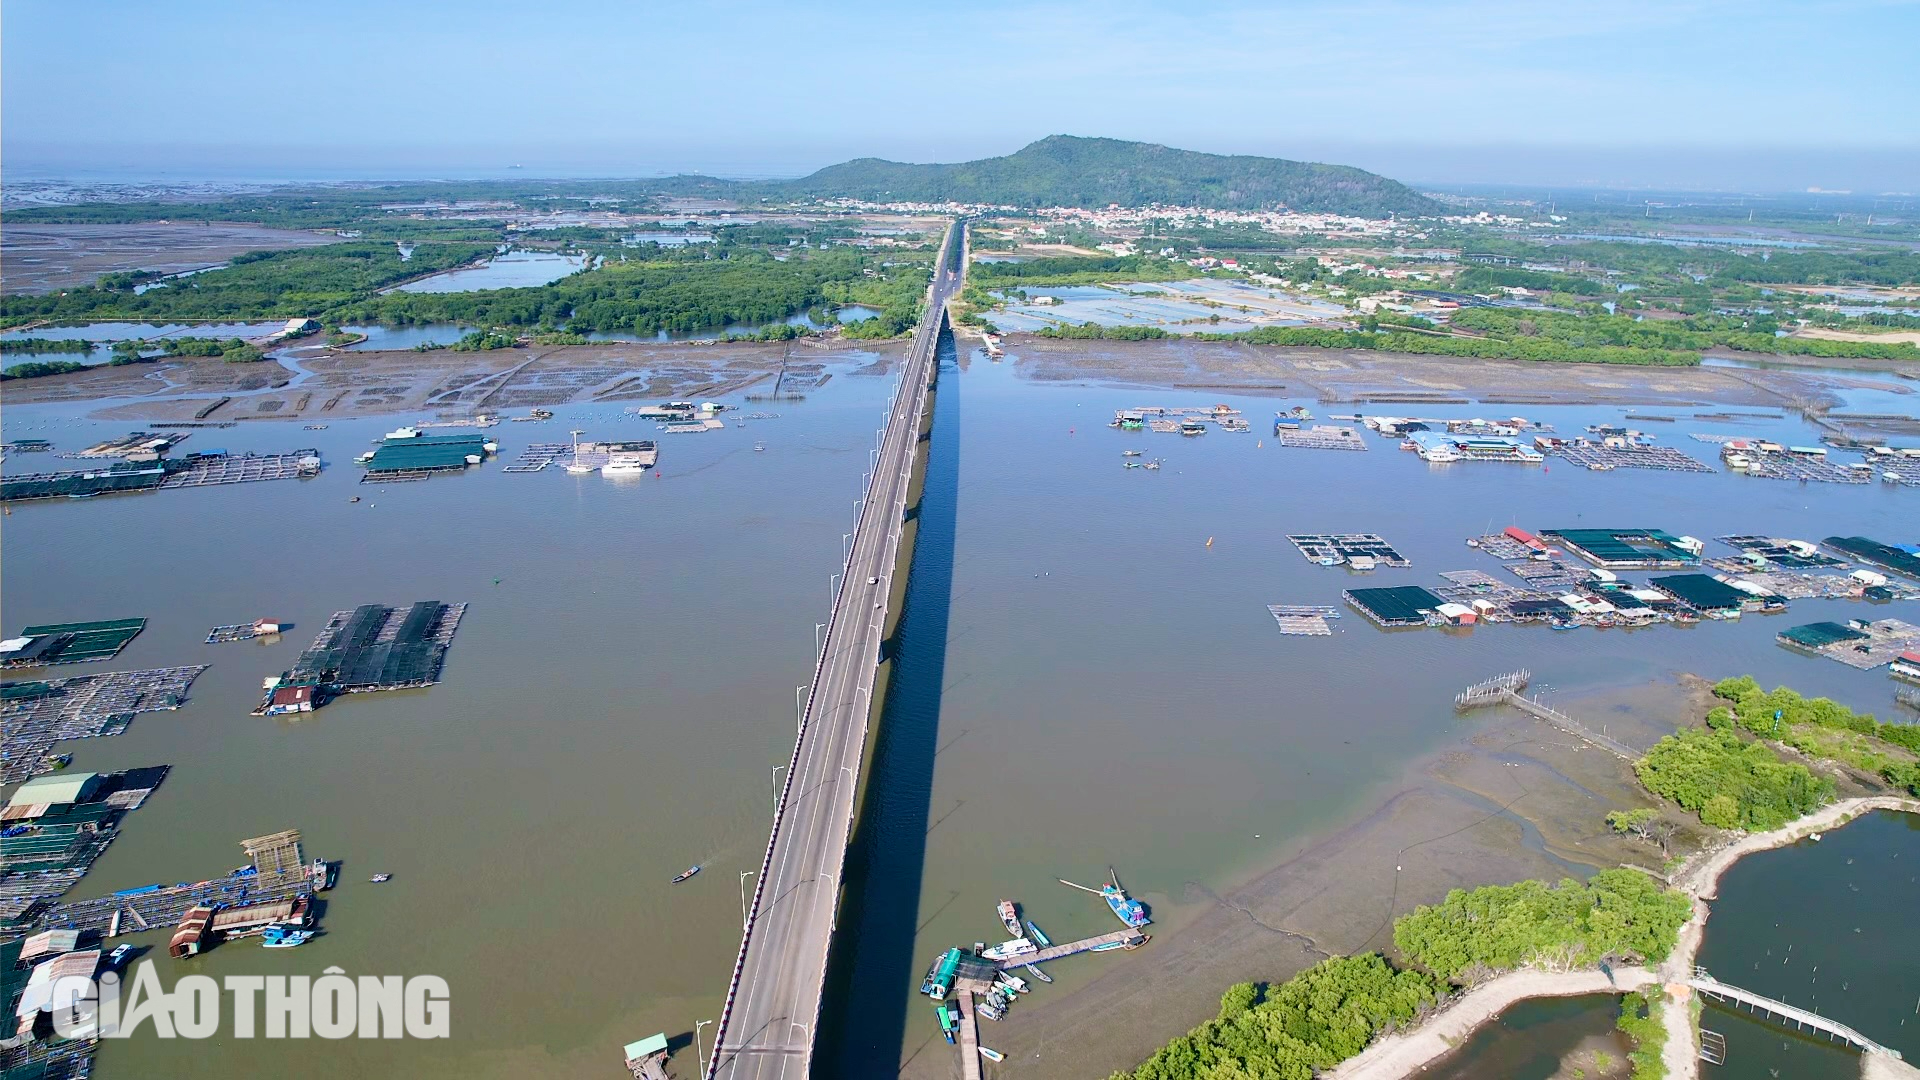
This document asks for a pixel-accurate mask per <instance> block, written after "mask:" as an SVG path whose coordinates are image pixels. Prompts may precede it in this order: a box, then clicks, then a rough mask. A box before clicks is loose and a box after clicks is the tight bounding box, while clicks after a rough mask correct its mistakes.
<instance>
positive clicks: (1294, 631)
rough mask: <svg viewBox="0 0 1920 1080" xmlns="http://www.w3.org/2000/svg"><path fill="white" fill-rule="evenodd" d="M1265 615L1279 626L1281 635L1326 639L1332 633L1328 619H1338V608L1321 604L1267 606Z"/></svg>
mask: <svg viewBox="0 0 1920 1080" xmlns="http://www.w3.org/2000/svg"><path fill="white" fill-rule="evenodd" d="M1267 614H1269V615H1272V616H1273V621H1274V622H1275V623H1278V624H1279V626H1280V632H1281V633H1283V634H1289V635H1295V636H1300V637H1327V636H1330V635H1331V634H1332V633H1333V627H1332V626H1329V625H1328V624H1327V620H1328V619H1337V618H1339V617H1340V611H1339V609H1338V608H1333V607H1328V606H1326V605H1323V604H1268V605H1267Z"/></svg>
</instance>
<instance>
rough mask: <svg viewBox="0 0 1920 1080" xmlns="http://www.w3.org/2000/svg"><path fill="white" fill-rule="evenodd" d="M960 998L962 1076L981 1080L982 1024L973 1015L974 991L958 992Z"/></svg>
mask: <svg viewBox="0 0 1920 1080" xmlns="http://www.w3.org/2000/svg"><path fill="white" fill-rule="evenodd" d="M957 993H958V995H959V997H960V1075H961V1076H963V1077H965V1078H966V1080H980V1022H979V1020H978V1019H977V1018H976V1017H975V1016H974V1015H973V991H971V990H960V991H957Z"/></svg>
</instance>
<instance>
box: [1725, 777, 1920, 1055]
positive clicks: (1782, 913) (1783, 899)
mask: <svg viewBox="0 0 1920 1080" xmlns="http://www.w3.org/2000/svg"><path fill="white" fill-rule="evenodd" d="M1916 912H1920V814H1902V813H1896V812H1893V811H1880V812H1877V813H1873V814H1869V815H1867V816H1866V817H1863V818H1861V819H1860V820H1858V821H1855V822H1854V823H1853V824H1850V825H1848V826H1846V827H1845V828H1842V829H1838V830H1835V831H1833V832H1829V833H1827V834H1825V835H1824V836H1823V837H1822V838H1821V839H1820V840H1818V841H1814V840H1811V839H1809V840H1802V841H1800V842H1799V843H1797V844H1794V845H1793V846H1791V847H1787V848H1781V849H1779V850H1776V851H1769V852H1763V853H1761V854H1759V855H1751V856H1748V857H1747V858H1745V859H1742V860H1740V861H1739V862H1738V863H1735V864H1734V866H1733V868H1732V869H1731V870H1729V871H1727V873H1726V875H1725V876H1724V877H1722V878H1721V879H1720V899H1719V900H1716V901H1714V903H1713V914H1712V916H1711V917H1710V918H1708V920H1707V936H1706V939H1705V941H1704V942H1703V943H1702V945H1701V949H1700V955H1699V960H1698V962H1699V964H1700V966H1702V967H1704V968H1706V969H1707V970H1708V971H1710V972H1712V973H1713V974H1714V976H1715V977H1717V978H1719V979H1722V980H1724V981H1726V982H1729V983H1733V984H1734V985H1736V986H1740V987H1743V988H1745V989H1747V990H1751V991H1753V992H1754V993H1757V994H1765V995H1766V996H1768V997H1770V998H1773V999H1774V1000H1776V1001H1783V1002H1786V1003H1787V1004H1789V1005H1795V1006H1798V1007H1800V1008H1802V1009H1808V1010H1811V1011H1814V1012H1818V1013H1820V1014H1821V1015H1822V1016H1829V1017H1832V1018H1833V1019H1836V1020H1839V1021H1840V1022H1842V1023H1844V1024H1846V1025H1848V1026H1849V1027H1852V1028H1854V1029H1855V1030H1857V1031H1859V1032H1860V1033H1861V1034H1863V1035H1865V1036H1867V1037H1868V1038H1870V1039H1873V1040H1875V1041H1876V1042H1879V1043H1880V1044H1882V1045H1884V1046H1890V1047H1892V1048H1893V1049H1895V1050H1898V1051H1900V1052H1901V1053H1902V1054H1903V1055H1905V1057H1906V1059H1907V1060H1908V1061H1915V1060H1920V919H1916V918H1915V917H1914V916H1915V913H1916ZM1700 1026H1701V1027H1703V1028H1707V1029H1709V1030H1713V1031H1718V1032H1721V1033H1722V1034H1724V1035H1725V1036H1726V1038H1727V1063H1726V1066H1725V1067H1724V1068H1722V1069H1718V1070H1715V1071H1714V1073H1713V1075H1714V1076H1715V1077H1724V1078H1725V1080H1769V1078H1771V1077H1775V1076H1791V1077H1795V1078H1796V1080H1799V1078H1803V1077H1804V1078H1807V1080H1854V1078H1855V1077H1858V1076H1859V1075H1860V1063H1859V1055H1857V1054H1855V1053H1853V1052H1852V1051H1850V1050H1847V1049H1844V1048H1842V1047H1840V1046H1839V1045H1838V1044H1834V1043H1830V1042H1828V1041H1827V1040H1826V1039H1825V1037H1823V1036H1820V1035H1817V1034H1812V1033H1808V1034H1797V1033H1795V1032H1794V1031H1793V1030H1792V1029H1791V1028H1788V1027H1782V1026H1779V1025H1776V1024H1771V1023H1767V1022H1766V1021H1764V1020H1758V1019H1754V1018H1753V1017H1752V1016H1750V1015H1749V1014H1748V1013H1747V1012H1746V1011H1745V1010H1743V1009H1742V1010H1736V1009H1733V1008H1730V1007H1727V1006H1723V1005H1719V1004H1717V1003H1714V1002H1711V1001H1709V1002H1708V1003H1707V1007H1706V1011H1705V1012H1704V1013H1703V1014H1702V1016H1701V1018H1700Z"/></svg>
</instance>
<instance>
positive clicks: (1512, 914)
mask: <svg viewBox="0 0 1920 1080" xmlns="http://www.w3.org/2000/svg"><path fill="white" fill-rule="evenodd" d="M1692 910H1693V909H1692V905H1691V903H1690V902H1689V901H1688V899H1687V898H1686V896H1685V895H1683V894H1681V893H1678V892H1674V891H1672V890H1669V889H1663V888H1661V887H1660V885H1659V883H1658V882H1655V881H1654V880H1653V879H1651V878H1649V877H1647V876H1646V875H1645V874H1641V873H1637V872H1635V871H1632V870H1602V871H1600V872H1599V873H1598V874H1595V875H1594V876H1593V878H1592V880H1590V881H1586V882H1580V881H1575V880H1573V879H1571V878H1568V879H1566V880H1564V881H1562V882H1560V883H1559V884H1558V885H1548V884H1546V883H1545V882H1540V881H1522V882H1519V883H1518V884H1514V885H1486V886H1482V887H1481V888H1478V889H1455V890H1453V891H1452V892H1450V893H1448V894H1447V898H1446V899H1445V900H1443V901H1441V902H1440V903H1438V904H1426V905H1422V906H1421V907H1419V908H1416V909H1415V910H1414V911H1412V912H1411V913H1409V914H1407V915H1403V916H1401V917H1400V918H1399V919H1398V920H1397V921H1395V923H1394V926H1393V943H1394V945H1395V946H1397V947H1398V948H1399V949H1400V951H1401V952H1402V953H1404V954H1405V955H1406V956H1407V958H1408V959H1410V960H1412V961H1414V962H1415V963H1417V964H1419V965H1420V966H1422V967H1424V968H1426V969H1427V970H1429V971H1431V972H1433V973H1434V974H1436V975H1439V976H1441V977H1442V978H1446V979H1466V980H1469V981H1477V980H1478V979H1480V978H1483V977H1485V976H1487V975H1490V974H1492V973H1494V972H1498V971H1506V970H1510V969H1513V968H1518V967H1525V966H1528V965H1534V964H1542V965H1546V966H1549V967H1554V968H1559V969H1571V968H1577V967H1587V966H1591V965H1593V964H1596V963H1598V962H1600V961H1601V960H1604V959H1606V958H1608V957H1618V958H1622V959H1631V960H1634V961H1636V962H1637V961H1639V960H1659V959H1661V958H1663V957H1665V956H1666V955H1667V953H1669V952H1671V951H1672V950H1673V945H1674V942H1675V940H1676V939H1677V935H1678V934H1679V930H1680V926H1681V924H1683V923H1685V922H1686V921H1687V918H1688V916H1689V915H1690V914H1691V913H1692Z"/></svg>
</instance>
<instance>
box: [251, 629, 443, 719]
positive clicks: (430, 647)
mask: <svg viewBox="0 0 1920 1080" xmlns="http://www.w3.org/2000/svg"><path fill="white" fill-rule="evenodd" d="M466 611H467V605H465V604H445V603H441V602H440V601H438V600H423V601H420V602H419V603H417V604H413V605H411V606H409V607H405V608H399V607H387V606H386V605H383V604H364V605H362V606H360V607H357V608H354V609H353V610H351V611H336V612H334V613H333V616H332V618H330V619H328V620H327V625H326V628H325V629H323V630H321V632H320V634H319V636H318V637H316V638H315V639H314V641H313V644H311V645H309V646H307V648H306V650H305V651H304V652H302V653H301V654H300V655H299V657H298V658H297V659H295V660H294V662H293V667H291V668H289V669H287V670H286V671H284V672H282V673H281V674H280V675H279V677H277V678H272V679H268V680H266V683H265V685H264V689H265V691H266V693H265V696H264V697H263V699H262V700H261V703H260V706H259V707H258V708H257V709H255V710H254V715H256V716H267V715H282V714H286V713H295V712H311V711H313V710H314V709H317V708H319V707H320V706H322V705H324V704H326V702H327V701H328V699H330V698H332V697H335V696H337V695H340V694H353V693H360V692H363V691H372V690H399V689H406V688H410V687H423V686H432V685H434V684H435V683H437V682H439V681H440V671H441V668H442V667H443V666H444V665H445V663H446V657H447V649H448V647H449V646H450V645H451V644H452V643H453V635H454V632H455V631H456V630H457V629H458V628H459V626H460V620H461V618H462V617H463V616H465V614H466Z"/></svg>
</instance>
